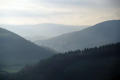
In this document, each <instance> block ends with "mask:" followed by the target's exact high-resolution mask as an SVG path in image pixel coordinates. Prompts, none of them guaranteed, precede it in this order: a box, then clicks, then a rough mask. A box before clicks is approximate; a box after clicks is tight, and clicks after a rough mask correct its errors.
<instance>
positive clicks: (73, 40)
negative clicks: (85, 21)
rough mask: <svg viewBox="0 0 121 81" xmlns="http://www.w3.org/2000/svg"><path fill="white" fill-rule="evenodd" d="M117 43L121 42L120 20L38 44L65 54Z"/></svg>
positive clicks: (99, 24)
mask: <svg viewBox="0 0 121 81" xmlns="http://www.w3.org/2000/svg"><path fill="white" fill-rule="evenodd" d="M116 42H120V20H110V21H104V22H102V23H98V24H96V25H94V26H91V27H88V28H85V29H83V30H80V31H77V32H72V33H67V34H63V35H60V36H57V37H54V38H50V39H48V40H42V41H37V42H36V43H37V44H38V45H42V46H47V47H50V48H52V49H55V50H57V51H59V52H64V51H70V50H77V49H84V48H92V47H95V46H100V45H105V44H110V43H116Z"/></svg>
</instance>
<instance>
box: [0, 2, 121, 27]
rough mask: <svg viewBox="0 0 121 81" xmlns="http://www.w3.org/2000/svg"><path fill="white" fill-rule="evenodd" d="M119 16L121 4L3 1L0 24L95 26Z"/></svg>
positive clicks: (0, 4)
mask: <svg viewBox="0 0 121 81" xmlns="http://www.w3.org/2000/svg"><path fill="white" fill-rule="evenodd" d="M119 12H120V0H0V24H17V25H19V24H20V25H21V24H40V23H56V24H69V25H93V24H96V23H98V22H101V21H105V20H112V19H119V15H120V13H119Z"/></svg>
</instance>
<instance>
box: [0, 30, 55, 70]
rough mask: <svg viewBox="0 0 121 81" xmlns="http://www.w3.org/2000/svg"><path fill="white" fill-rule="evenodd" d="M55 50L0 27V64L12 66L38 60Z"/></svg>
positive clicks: (6, 66) (7, 66)
mask: <svg viewBox="0 0 121 81" xmlns="http://www.w3.org/2000/svg"><path fill="white" fill-rule="evenodd" d="M54 53H55V52H54V51H53V50H50V49H49V48H45V47H40V46H37V45H35V44H33V43H32V42H29V41H27V40H25V39H24V38H22V37H20V36H19V35H17V34H15V33H12V32H10V31H8V30H5V29H2V28H0V65H2V66H5V68H9V69H10V68H11V67H12V68H14V69H15V67H19V66H24V65H25V64H32V63H36V62H38V60H40V59H44V58H48V57H49V56H51V55H53V54H54Z"/></svg>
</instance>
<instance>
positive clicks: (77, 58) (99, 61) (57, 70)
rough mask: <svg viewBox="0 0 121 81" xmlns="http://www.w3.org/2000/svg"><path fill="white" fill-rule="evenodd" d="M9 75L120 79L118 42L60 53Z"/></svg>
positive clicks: (51, 78) (61, 78)
mask: <svg viewBox="0 0 121 81" xmlns="http://www.w3.org/2000/svg"><path fill="white" fill-rule="evenodd" d="M9 79H28V80H31V79H32V80H33V79H34V80H35V79H41V80H117V79H120V43H117V44H110V45H105V46H101V47H95V48H89V49H88V48H86V49H84V50H76V51H70V52H66V53H60V54H57V55H54V56H52V57H51V58H48V59H45V60H41V61H40V62H39V63H38V64H36V65H33V66H29V65H28V66H26V67H25V68H23V69H22V70H21V71H20V72H18V73H15V74H11V77H9Z"/></svg>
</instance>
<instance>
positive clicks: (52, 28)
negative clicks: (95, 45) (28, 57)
mask: <svg viewBox="0 0 121 81" xmlns="http://www.w3.org/2000/svg"><path fill="white" fill-rule="evenodd" d="M1 26H2V27H3V28H5V29H7V30H10V31H12V32H14V33H16V34H18V35H20V36H22V37H24V38H25V39H27V40H31V41H33V42H34V41H37V40H45V39H48V38H51V37H55V36H58V35H61V34H64V33H69V32H73V31H78V30H81V29H84V28H86V27H88V26H72V25H62V24H51V23H45V24H37V25H1Z"/></svg>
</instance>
